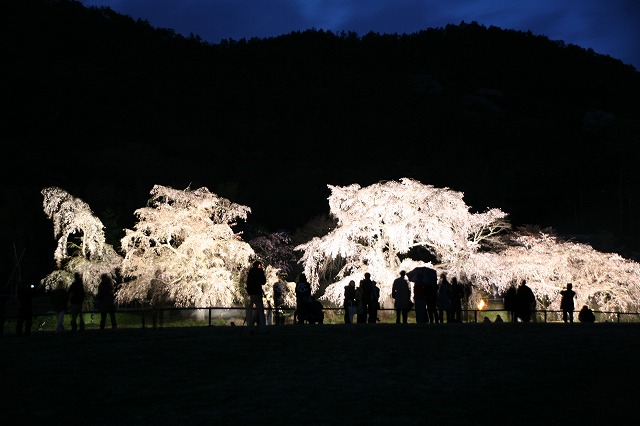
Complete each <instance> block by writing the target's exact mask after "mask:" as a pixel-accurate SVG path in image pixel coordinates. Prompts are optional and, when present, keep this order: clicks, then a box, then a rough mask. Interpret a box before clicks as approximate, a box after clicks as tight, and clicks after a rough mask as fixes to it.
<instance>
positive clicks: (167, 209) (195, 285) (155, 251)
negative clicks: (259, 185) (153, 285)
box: [117, 185, 255, 307]
mask: <svg viewBox="0 0 640 426" xmlns="http://www.w3.org/2000/svg"><path fill="white" fill-rule="evenodd" d="M250 211H251V210H250V208H249V207H246V206H243V205H239V204H235V203H232V202H231V201H229V200H227V199H225V198H221V197H219V196H217V195H215V194H213V193H211V192H209V190H208V189H207V188H204V187H203V188H199V189H196V190H191V189H189V188H187V189H185V190H176V189H173V188H170V187H165V186H160V185H156V186H154V187H153V189H152V190H151V198H150V200H149V202H148V204H147V207H144V208H141V209H138V210H136V211H135V216H136V217H137V218H138V222H137V223H136V225H135V226H134V229H133V230H130V229H127V230H125V236H124V238H123V239H122V241H121V247H122V250H123V252H124V255H125V257H124V261H123V263H122V270H123V273H124V274H125V276H127V277H128V278H129V280H128V281H127V282H126V283H124V284H123V285H122V287H121V288H120V290H119V291H118V294H117V299H118V301H120V302H131V301H145V300H146V299H147V293H148V290H149V285H150V281H151V278H152V277H153V276H154V274H155V272H156V271H157V270H160V271H161V272H162V273H163V274H164V276H165V278H164V282H165V283H166V285H167V289H166V292H167V294H168V297H169V299H170V301H171V302H173V303H174V304H175V305H176V306H179V307H186V306H196V307H204V306H233V305H234V304H238V303H242V301H243V299H244V274H245V273H246V270H247V268H248V266H249V264H250V262H251V260H252V259H253V258H254V257H255V253H254V251H253V250H252V249H251V247H250V246H249V244H247V243H246V242H244V241H242V240H241V238H240V235H238V234H236V233H234V232H233V230H232V226H234V225H235V224H236V220H237V219H242V220H246V218H247V214H248V213H249V212H250Z"/></svg>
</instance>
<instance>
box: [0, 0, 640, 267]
mask: <svg viewBox="0 0 640 426" xmlns="http://www.w3.org/2000/svg"><path fill="white" fill-rule="evenodd" d="M0 8H1V9H3V16H5V17H11V19H9V18H5V19H4V20H3V25H2V28H1V29H0V31H1V34H2V38H1V41H0V43H2V53H3V65H2V67H1V68H0V69H1V75H0V77H1V83H0V84H2V97H1V99H2V103H3V110H4V111H5V112H4V114H3V115H2V118H1V120H2V123H1V124H2V126H1V130H0V132H2V141H3V148H2V150H3V155H2V169H3V173H4V176H3V179H2V186H3V190H2V199H1V200H0V203H1V204H0V206H1V207H2V216H3V217H2V219H3V220H2V221H1V222H2V224H3V226H4V227H6V230H5V231H3V238H5V240H6V241H7V244H6V246H7V247H8V250H9V252H10V253H11V255H10V256H8V257H11V256H15V254H14V247H13V244H17V249H16V250H15V252H16V253H18V256H19V254H20V253H22V252H23V251H24V250H25V249H26V252H25V253H27V254H28V252H29V251H30V250H31V251H32V252H33V251H35V250H36V249H37V250H41V249H42V251H44V252H45V253H46V254H45V256H46V257H47V260H46V262H49V263H52V260H51V259H50V258H51V256H52V253H53V248H54V247H55V241H54V240H53V234H52V225H51V223H50V222H49V221H48V220H47V219H46V217H45V216H44V214H43V213H42V207H41V202H42V197H41V196H40V190H41V189H42V188H43V187H45V186H50V185H58V186H60V187H62V188H64V189H66V190H67V191H69V192H70V193H72V194H73V195H75V196H78V197H80V198H82V199H83V200H85V201H86V202H87V203H89V205H91V206H92V208H93V209H94V212H95V213H96V214H98V215H99V216H100V217H101V218H102V220H103V222H105V223H106V224H107V226H108V227H111V230H113V231H114V232H112V233H111V234H110V235H113V238H114V239H117V235H118V232H119V230H121V229H122V228H123V227H131V226H132V224H133V221H134V217H133V211H134V209H136V208H139V207H142V206H144V204H145V202H146V200H147V198H148V193H149V190H150V189H151V187H152V185H154V184H161V185H167V186H173V187H176V188H186V187H187V186H189V185H190V186H191V187H192V188H197V187H200V186H207V187H208V188H209V189H210V190H212V191H213V192H216V193H218V194H219V195H222V196H225V197H227V198H230V199H231V200H232V201H235V202H239V203H241V204H245V205H248V206H250V207H251V208H252V210H253V212H252V214H251V215H250V222H251V223H253V224H254V226H256V227H259V228H262V229H268V230H272V231H273V230H276V229H288V230H291V231H292V230H293V229H295V228H296V227H300V226H302V225H303V224H304V223H305V222H306V221H308V220H309V219H310V218H312V217H314V216H316V215H317V214H320V213H324V212H327V211H328V206H327V201H326V198H327V196H328V195H329V190H328V189H327V187H326V185H327V184H334V185H344V184H350V183H359V184H361V185H368V184H371V183H374V182H377V181H380V180H386V179H398V178H401V177H405V176H406V177H411V178H415V179H418V180H420V181H421V182H423V183H425V184H432V185H435V186H440V187H449V188H452V189H454V190H458V191H463V192H464V193H465V200H466V202H467V204H469V205H471V206H472V207H473V208H474V209H478V210H483V209H485V208H487V207H499V208H502V209H503V210H505V211H506V212H508V213H510V214H511V220H512V222H513V223H514V224H516V225H518V224H537V225H541V226H545V227H546V226H550V227H553V228H555V229H556V230H557V231H558V232H560V233H562V234H565V235H576V236H581V238H587V241H588V242H590V243H592V244H593V245H594V246H595V247H596V248H599V249H602V250H606V251H617V252H620V253H621V254H623V255H626V256H634V255H635V253H636V252H637V251H639V250H640V248H639V241H640V229H639V228H638V218H639V217H640V171H639V169H638V168H637V167H636V164H637V162H638V157H639V154H640V119H639V118H640V73H638V72H637V71H636V70H635V69H634V68H633V67H632V66H630V65H625V64H623V63H622V62H621V61H620V60H617V59H615V58H611V57H609V56H604V55H599V54H596V53H595V52H593V51H592V50H587V49H583V48H581V47H579V46H575V45H571V44H565V43H564V42H562V41H554V40H550V39H548V38H547V37H545V36H541V35H534V34H531V33H527V32H521V31H513V30H505V29H501V28H497V27H485V26H482V25H479V24H476V23H460V24H458V25H447V26H446V27H445V28H436V29H425V30H424V31H420V32H416V33H412V34H377V33H369V34H363V35H358V34H356V33H339V34H337V33H332V32H329V31H323V30H316V29H309V30H307V31H302V32H293V33H290V34H284V35H281V36H279V37H273V38H266V39H257V38H256V39H250V40H244V39H243V40H223V41H222V42H220V43H217V44H211V43H206V42H203V41H201V39H200V37H198V36H197V35H191V36H189V37H184V36H181V35H178V34H175V33H174V31H172V30H171V29H161V28H153V27H152V26H151V25H150V24H149V23H148V22H145V21H140V20H138V21H135V20H133V19H131V18H130V17H126V16H123V15H120V14H118V13H116V12H114V11H112V10H110V9H108V8H86V7H84V6H83V5H82V4H80V3H78V2H76V1H69V0H57V1H53V0H8V1H5V2H3V3H2V5H1V6H0ZM5 257H7V256H5ZM27 257H28V256H25V262H26V261H27V260H26V258H27ZM3 262H4V261H3ZM3 264H4V263H3ZM46 267H47V268H49V269H50V267H51V265H50V264H47V265H46ZM5 269H10V268H5ZM5 272H6V271H5Z"/></svg>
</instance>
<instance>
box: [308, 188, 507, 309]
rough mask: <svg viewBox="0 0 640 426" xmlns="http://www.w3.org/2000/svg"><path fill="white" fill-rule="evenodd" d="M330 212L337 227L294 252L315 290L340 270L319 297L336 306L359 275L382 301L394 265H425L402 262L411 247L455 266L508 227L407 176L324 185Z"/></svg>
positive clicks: (498, 217)
mask: <svg viewBox="0 0 640 426" xmlns="http://www.w3.org/2000/svg"><path fill="white" fill-rule="evenodd" d="M329 189H330V190H331V195H330V196H329V207H330V212H331V214H332V215H333V216H334V217H335V218H336V219H337V222H338V224H337V227H336V228H335V229H333V230H332V231H331V232H329V233H328V234H327V235H325V236H323V237H316V238H313V239H312V240H311V241H309V242H307V243H305V244H301V245H299V246H297V247H296V249H297V250H302V251H304V254H303V256H302V259H301V262H302V263H303V265H304V268H305V272H306V274H307V277H308V278H309V279H310V282H311V284H312V286H313V289H314V291H315V290H317V289H318V288H319V286H320V283H319V277H320V276H322V275H323V274H324V271H325V270H326V269H327V268H331V267H335V262H336V261H338V262H340V264H341V265H342V268H341V269H340V270H339V272H338V273H337V275H336V276H335V277H334V282H332V283H331V284H330V285H329V286H328V287H327V288H326V290H325V294H324V296H323V298H325V299H327V300H329V301H332V302H334V303H340V301H341V300H342V295H343V288H344V285H346V284H347V283H348V281H349V280H351V279H353V280H355V281H356V283H357V282H359V280H360V279H362V276H363V274H364V273H365V272H369V273H371V276H372V279H373V280H375V281H377V282H378V285H379V287H380V290H381V298H382V299H383V303H385V302H388V297H389V294H390V292H391V284H392V282H393V279H394V278H395V277H396V276H397V274H398V271H399V269H400V268H402V269H406V270H409V268H411V267H415V266H421V265H424V263H422V262H412V261H411V260H409V259H405V260H403V259H402V258H403V257H406V254H407V253H408V252H409V251H410V250H411V249H412V248H415V247H423V248H426V249H427V250H428V251H429V252H431V253H432V254H433V255H434V256H435V258H436V259H438V261H440V262H442V263H444V264H457V263H459V262H461V261H464V259H466V257H468V256H469V255H470V254H472V253H474V252H476V251H477V249H478V248H479V247H480V245H481V244H482V242H483V241H486V240H492V239H494V238H495V237H496V235H498V233H499V232H501V231H502V230H504V229H507V228H508V227H509V225H508V223H507V222H506V220H505V218H506V216H507V215H506V213H504V212H502V211H501V210H499V209H490V210H487V211H486V212H485V213H471V212H470V211H469V206H467V205H466V204H465V203H464V201H463V194H462V193H461V192H457V191H453V190H450V189H448V188H435V187H433V186H431V185H424V184H422V183H420V182H418V181H415V180H412V179H407V178H404V179H401V180H400V181H388V182H381V183H377V184H374V185H370V186H368V187H364V188H362V187H360V186H359V185H357V184H353V185H350V186H346V187H338V186H331V185H329Z"/></svg>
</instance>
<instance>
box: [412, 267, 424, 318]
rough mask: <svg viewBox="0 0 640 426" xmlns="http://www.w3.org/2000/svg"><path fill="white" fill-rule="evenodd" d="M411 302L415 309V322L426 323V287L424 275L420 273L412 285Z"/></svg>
mask: <svg viewBox="0 0 640 426" xmlns="http://www.w3.org/2000/svg"><path fill="white" fill-rule="evenodd" d="M413 302H414V303H415V308H416V322H417V323H418V324H420V323H425V322H427V286H426V282H425V279H424V274H423V273H422V272H420V273H419V274H418V276H417V277H416V281H415V282H414V283H413Z"/></svg>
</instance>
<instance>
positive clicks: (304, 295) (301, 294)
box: [296, 274, 313, 324]
mask: <svg viewBox="0 0 640 426" xmlns="http://www.w3.org/2000/svg"><path fill="white" fill-rule="evenodd" d="M312 301H313V300H312V299H311V284H309V282H308V281H307V276H306V275H305V274H300V277H299V279H298V283H297V284H296V311H297V312H296V318H297V322H298V323H300V324H304V322H305V321H307V320H308V319H309V318H310V316H311V315H310V312H311V302H312Z"/></svg>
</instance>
